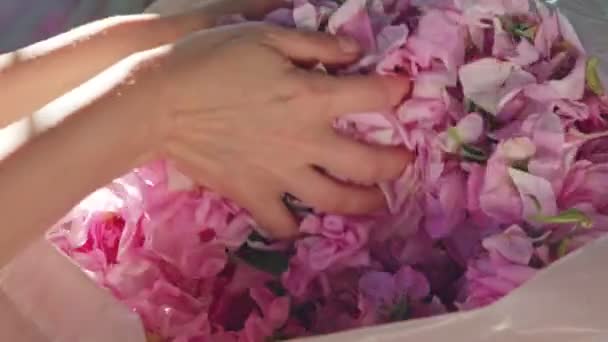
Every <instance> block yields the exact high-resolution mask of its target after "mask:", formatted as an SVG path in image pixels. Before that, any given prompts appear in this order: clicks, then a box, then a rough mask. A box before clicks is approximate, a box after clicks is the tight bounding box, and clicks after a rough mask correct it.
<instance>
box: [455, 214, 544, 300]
mask: <svg viewBox="0 0 608 342" xmlns="http://www.w3.org/2000/svg"><path fill="white" fill-rule="evenodd" d="M483 246H484V248H485V249H486V250H487V251H488V252H489V254H485V255H482V256H481V257H480V258H478V259H475V260H472V261H471V262H470V263H469V267H468V269H467V272H466V275H465V277H466V289H467V293H468V294H467V296H466V299H465V300H464V302H463V303H461V307H462V308H463V309H474V308H478V307H482V306H486V305H489V304H491V303H493V302H495V301H497V300H499V299H500V298H502V297H503V296H505V295H506V294H507V293H509V292H510V291H512V290H514V289H515V288H517V287H519V286H520V285H521V284H522V283H524V282H525V281H527V280H528V279H530V278H531V277H533V276H534V275H535V274H536V270H535V269H533V268H531V267H529V266H528V263H529V262H530V259H531V257H532V254H533V253H534V248H533V246H532V241H531V240H530V239H529V238H528V237H527V236H526V234H525V233H524V232H523V231H522V230H521V228H519V227H518V226H512V227H511V228H509V229H507V230H506V231H505V232H504V233H502V234H499V235H496V236H492V237H489V238H486V239H485V240H484V241H483Z"/></svg>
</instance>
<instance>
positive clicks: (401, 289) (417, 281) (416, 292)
mask: <svg viewBox="0 0 608 342" xmlns="http://www.w3.org/2000/svg"><path fill="white" fill-rule="evenodd" d="M395 287H396V289H397V292H398V293H407V296H408V297H409V298H411V299H415V300H421V299H424V298H425V297H427V296H428V295H429V293H430V292H431V286H430V284H429V282H428V280H427V279H426V277H425V276H424V274H422V273H420V272H418V271H415V270H414V269H413V268H411V267H409V266H406V267H403V268H401V269H400V270H399V271H398V272H397V274H395Z"/></svg>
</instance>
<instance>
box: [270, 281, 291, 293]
mask: <svg viewBox="0 0 608 342" xmlns="http://www.w3.org/2000/svg"><path fill="white" fill-rule="evenodd" d="M266 287H267V288H268V289H269V290H270V291H272V293H274V294H275V296H278V297H284V296H286V295H287V290H286V289H285V288H284V287H283V284H281V282H279V281H273V282H270V283H268V284H266Z"/></svg>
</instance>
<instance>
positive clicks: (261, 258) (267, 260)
mask: <svg viewBox="0 0 608 342" xmlns="http://www.w3.org/2000/svg"><path fill="white" fill-rule="evenodd" d="M236 256H237V257H238V258H239V259H241V260H242V261H244V262H246V263H247V264H249V265H250V266H252V267H255V268H257V269H258V270H261V271H264V272H268V273H271V274H273V275H276V276H279V275H281V274H282V273H283V272H285V271H286V270H287V267H288V266H289V257H288V256H287V255H286V254H285V253H282V252H277V251H261V250H257V249H253V248H251V247H249V246H247V245H244V246H243V247H241V248H240V249H239V250H238V251H237V252H236Z"/></svg>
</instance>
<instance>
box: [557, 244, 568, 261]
mask: <svg viewBox="0 0 608 342" xmlns="http://www.w3.org/2000/svg"><path fill="white" fill-rule="evenodd" d="M569 246H570V239H563V240H562V242H560V243H559V246H557V257H558V258H561V257H563V256H565V255H566V254H568V247H569Z"/></svg>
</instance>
